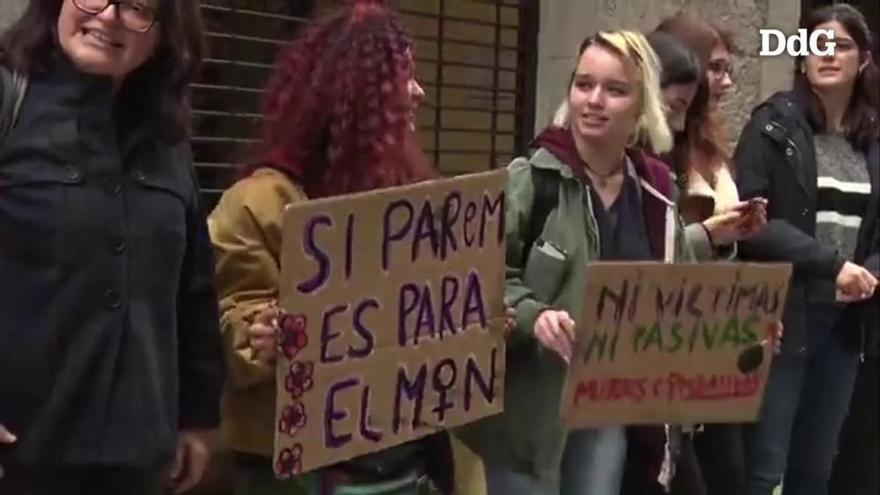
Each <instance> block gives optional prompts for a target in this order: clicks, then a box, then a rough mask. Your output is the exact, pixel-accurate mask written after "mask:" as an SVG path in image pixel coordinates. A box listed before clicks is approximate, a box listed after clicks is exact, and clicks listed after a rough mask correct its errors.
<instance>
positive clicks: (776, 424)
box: [744, 305, 859, 495]
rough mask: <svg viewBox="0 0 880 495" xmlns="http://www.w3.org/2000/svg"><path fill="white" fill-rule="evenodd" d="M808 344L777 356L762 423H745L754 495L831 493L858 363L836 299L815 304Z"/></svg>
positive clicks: (808, 319) (751, 490)
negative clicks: (779, 490) (841, 327)
mask: <svg viewBox="0 0 880 495" xmlns="http://www.w3.org/2000/svg"><path fill="white" fill-rule="evenodd" d="M808 311H809V313H810V314H809V315H807V316H808V318H807V320H806V321H808V322H810V326H809V327H808V328H807V329H806V331H807V334H806V342H807V344H808V345H807V347H806V349H805V350H804V351H803V352H799V353H788V354H783V355H780V356H776V358H775V359H774V362H773V365H772V366H771V369H770V376H769V378H768V380H767V387H766V391H765V395H764V403H763V405H762V407H761V413H760V417H759V422H758V423H756V424H754V425H749V426H747V427H746V428H745V433H744V437H745V444H746V463H747V471H748V486H749V494H750V495H770V494H771V493H772V492H773V489H774V487H776V486H777V485H779V484H780V483H783V493H784V494H785V495H826V494H827V493H828V479H829V477H830V474H831V463H832V459H833V457H834V452H835V450H836V448H837V437H838V434H839V432H840V429H841V425H842V424H843V420H844V418H845V416H846V412H847V409H848V407H849V402H850V396H851V395H852V390H853V384H854V382H855V377H856V372H857V370H858V363H859V358H858V355H857V353H856V352H854V351H849V350H846V349H845V348H844V345H843V339H842V338H841V336H840V334H839V332H837V331H836V329H835V328H834V327H835V324H836V322H837V319H838V316H839V310H837V309H836V308H834V307H832V306H821V305H818V306H813V307H810V308H809V309H808Z"/></svg>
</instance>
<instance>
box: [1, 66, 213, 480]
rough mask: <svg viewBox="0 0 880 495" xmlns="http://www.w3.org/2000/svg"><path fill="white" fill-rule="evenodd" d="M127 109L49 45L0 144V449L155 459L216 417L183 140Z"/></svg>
mask: <svg viewBox="0 0 880 495" xmlns="http://www.w3.org/2000/svg"><path fill="white" fill-rule="evenodd" d="M2 89H5V88H0V90H2ZM138 117H139V118H134V117H131V116H129V117H126V116H124V115H123V114H122V113H121V112H118V111H117V112H114V96H113V88H112V83H111V81H109V80H108V79H104V78H99V77H93V76H87V75H84V74H81V73H79V72H77V71H76V69H75V68H74V67H73V66H72V64H70V63H69V62H68V61H67V60H66V59H63V57H58V58H57V59H56V60H55V61H54V62H53V64H52V66H51V67H50V68H49V69H48V70H46V71H45V72H42V73H39V74H35V75H33V76H32V77H31V81H30V89H29V90H28V93H27V97H26V99H25V101H24V104H23V106H22V109H21V113H20V116H19V120H18V124H17V126H16V127H15V129H13V130H12V133H11V134H10V135H9V136H8V137H7V138H6V139H5V140H4V141H3V142H2V143H0V423H2V424H5V425H6V426H7V427H8V428H9V429H10V430H11V431H13V432H14V433H16V434H17V435H18V442H17V443H15V444H14V445H11V446H0V462H13V463H16V462H17V463H22V462H23V463H38V464H50V465H57V464H73V463H76V464H100V465H147V464H156V463H159V462H164V461H165V460H167V459H169V458H170V456H172V454H173V450H174V445H175V442H176V435H177V432H178V430H179V429H181V428H213V427H216V426H217V424H218V422H219V412H218V411H219V396H220V389H221V383H222V377H223V373H222V371H223V366H222V363H223V360H222V353H221V345H220V334H219V330H218V316H217V297H216V293H215V291H214V287H213V261H212V255H211V244H210V242H209V240H208V235H207V230H206V225H205V220H204V217H203V215H202V213H201V211H200V209H199V205H198V188H197V186H196V183H195V180H194V174H193V168H192V158H191V156H190V150H189V145H188V143H185V142H181V143H177V144H174V143H171V142H168V141H167V140H166V139H163V138H161V137H160V134H159V130H160V129H163V126H162V125H161V123H160V122H155V121H151V120H150V119H149V118H148V116H143V115H139V116H138Z"/></svg>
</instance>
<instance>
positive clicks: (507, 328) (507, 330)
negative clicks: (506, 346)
mask: <svg viewBox="0 0 880 495" xmlns="http://www.w3.org/2000/svg"><path fill="white" fill-rule="evenodd" d="M515 326H516V310H515V309H513V308H504V338H505V339H507V338H508V337H510V334H511V333H513V328H514V327H515Z"/></svg>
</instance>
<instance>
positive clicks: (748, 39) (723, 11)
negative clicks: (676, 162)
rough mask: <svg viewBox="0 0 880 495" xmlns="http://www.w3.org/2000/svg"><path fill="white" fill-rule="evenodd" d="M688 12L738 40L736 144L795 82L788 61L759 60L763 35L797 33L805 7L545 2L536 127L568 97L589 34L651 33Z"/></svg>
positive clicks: (748, 1) (756, 0)
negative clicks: (769, 101)
mask: <svg viewBox="0 0 880 495" xmlns="http://www.w3.org/2000/svg"><path fill="white" fill-rule="evenodd" d="M679 12H686V13H690V14H694V15H697V16H699V17H702V18H704V19H710V20H712V21H714V22H718V23H720V24H722V25H724V26H726V27H727V28H728V29H730V30H731V31H732V32H733V33H734V34H735V36H736V43H737V45H738V46H739V48H740V49H741V54H740V55H739V56H737V57H735V60H734V62H735V63H734V66H735V79H736V83H737V87H736V90H735V92H734V94H733V95H732V96H731V97H730V98H728V99H727V101H725V102H724V105H723V109H724V111H725V112H726V113H727V114H728V116H729V117H730V125H729V128H730V132H731V138H734V137H735V136H736V135H737V134H738V133H739V130H740V129H741V127H742V125H743V124H744V122H745V119H746V118H747V117H748V115H749V113H750V112H751V110H752V108H754V106H755V105H756V104H757V103H758V102H760V101H761V100H762V99H764V98H766V97H767V96H769V95H770V94H772V93H774V92H775V91H778V90H780V89H783V88H786V87H787V86H788V85H789V84H790V82H791V70H792V69H791V68H792V60H791V59H790V58H788V57H787V56H782V57H778V58H760V59H759V58H758V57H757V53H758V49H759V45H760V36H759V34H758V30H759V29H760V28H762V27H774V28H778V29H781V30H783V31H785V32H793V31H794V30H795V28H796V27H797V23H798V19H799V17H800V2H795V1H781V0H661V1H654V0H586V1H585V0H542V1H541V23H540V32H539V35H538V52H539V56H538V58H539V61H538V95H537V109H536V119H535V125H536V128H537V129H540V128H542V127H543V126H544V125H546V124H547V123H548V122H549V120H550V119H551V118H552V115H553V111H554V110H555V108H556V106H557V105H558V104H559V102H560V101H562V99H563V98H564V97H565V93H566V90H567V87H566V85H567V83H568V80H569V77H570V74H571V70H572V67H573V66H574V57H575V55H576V54H575V51H576V50H577V47H578V45H579V44H580V42H581V40H582V39H583V38H584V37H585V36H586V35H588V34H590V33H593V32H595V31H598V30H602V29H606V30H607V29H616V28H624V27H626V28H632V29H639V30H649V29H651V28H653V27H654V26H655V25H656V24H657V23H658V22H659V21H660V20H661V19H662V18H663V17H666V16H669V15H674V14H677V13H679Z"/></svg>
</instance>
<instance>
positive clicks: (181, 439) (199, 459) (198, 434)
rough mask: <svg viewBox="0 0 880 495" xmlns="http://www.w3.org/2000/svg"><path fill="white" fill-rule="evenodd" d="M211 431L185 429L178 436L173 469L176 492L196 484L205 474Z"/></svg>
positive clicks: (172, 474)
mask: <svg viewBox="0 0 880 495" xmlns="http://www.w3.org/2000/svg"><path fill="white" fill-rule="evenodd" d="M209 436H210V433H209V432H208V431H201V430H183V431H181V432H180V433H179V436H178V438H177V450H176V452H175V455H174V465H173V466H172V469H171V487H172V489H173V492H174V493H175V494H179V493H183V492H185V491H187V490H189V489H190V488H192V487H194V486H196V485H197V484H198V483H199V481H201V479H202V476H204V474H205V469H206V468H207V467H208V459H209V458H210V457H211V450H210V448H209V447H208V446H209V445H210V442H209V440H208V438H209Z"/></svg>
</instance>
